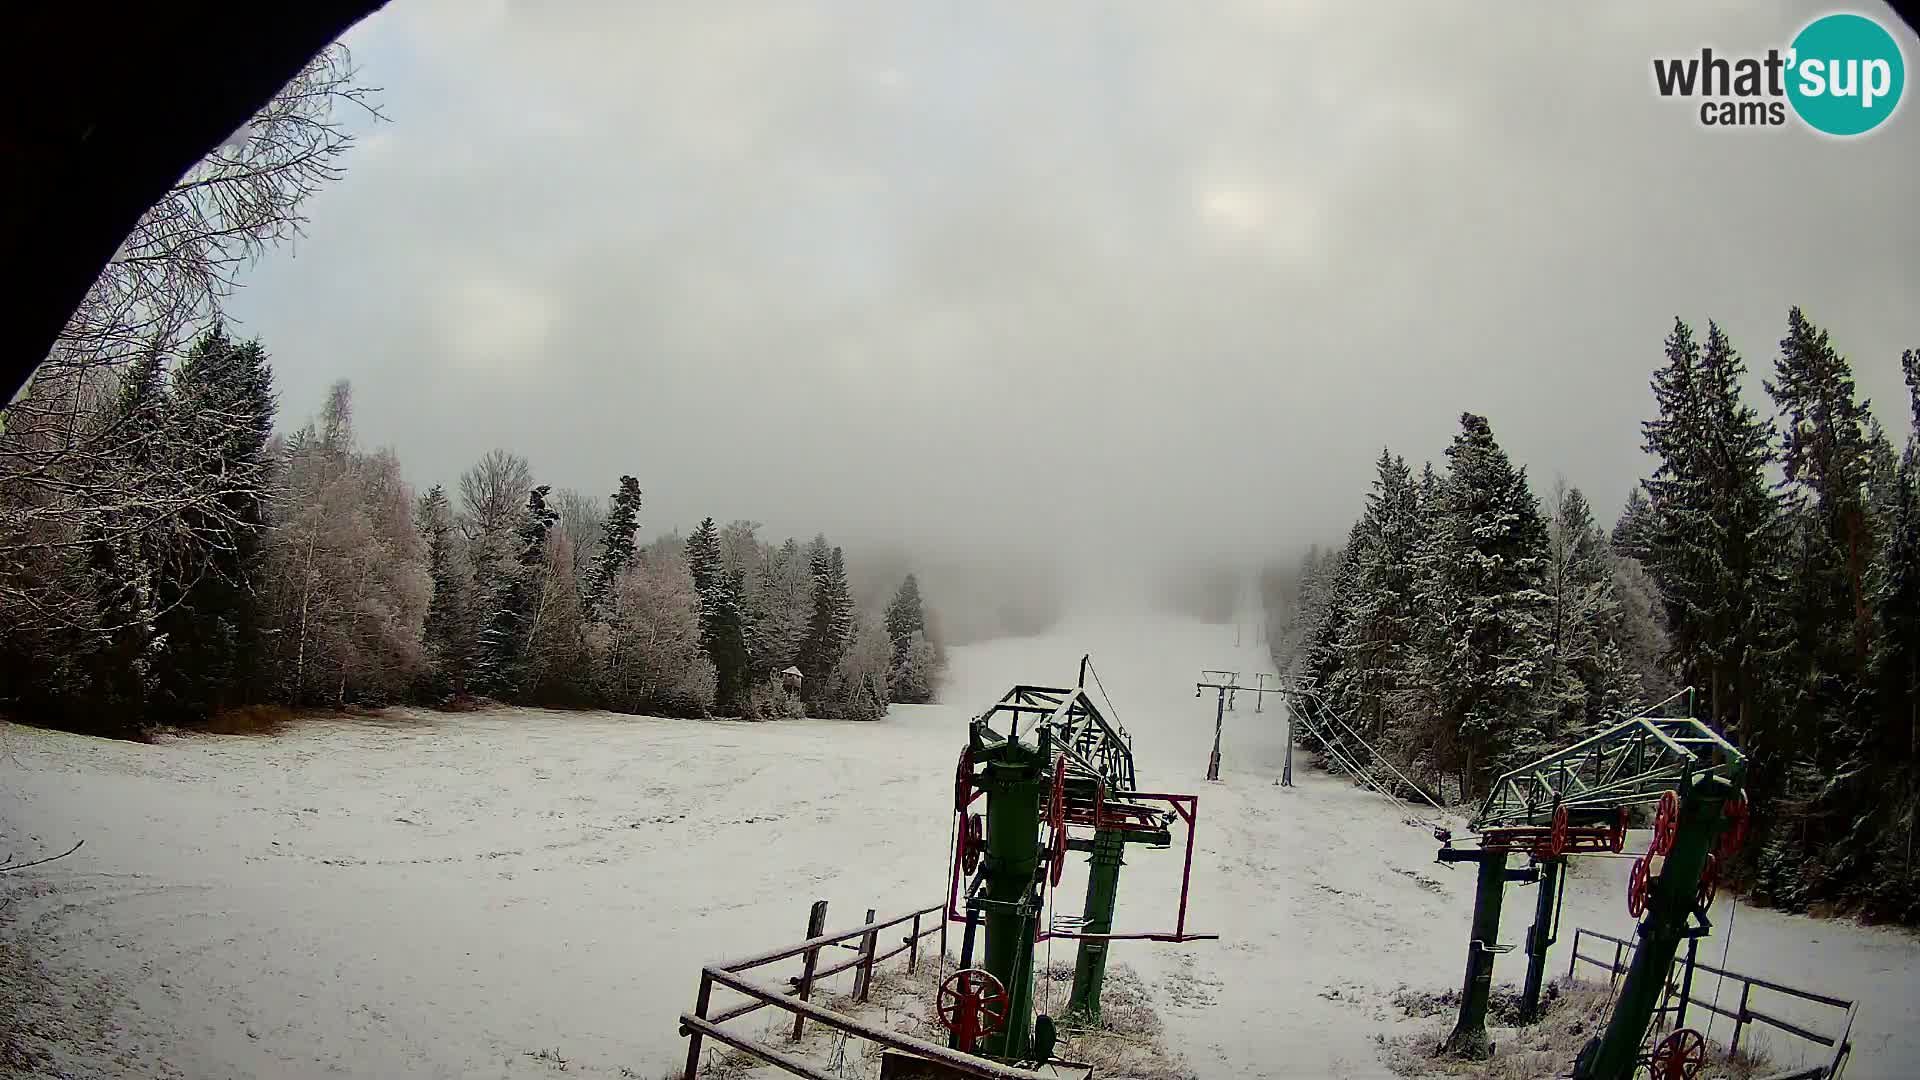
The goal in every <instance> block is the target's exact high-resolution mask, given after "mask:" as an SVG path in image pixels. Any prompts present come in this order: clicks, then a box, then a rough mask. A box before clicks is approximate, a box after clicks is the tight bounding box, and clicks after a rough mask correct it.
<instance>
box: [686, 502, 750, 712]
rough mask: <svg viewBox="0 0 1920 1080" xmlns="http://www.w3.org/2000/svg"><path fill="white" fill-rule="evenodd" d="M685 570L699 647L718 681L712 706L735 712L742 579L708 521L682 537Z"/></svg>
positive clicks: (743, 679)
mask: <svg viewBox="0 0 1920 1080" xmlns="http://www.w3.org/2000/svg"><path fill="white" fill-rule="evenodd" d="M687 570H688V572H689V573H690V574H692V575H693V589H694V592H695V593H697V594H698V595H699V597H700V644H701V646H702V647H703V648H705V649H706V651H707V658H708V659H709V660H711V661H713V667H714V671H715V672H716V673H717V677H718V679H719V682H718V686H717V690H716V707H717V708H719V709H720V710H721V711H723V712H725V711H727V710H736V709H739V708H740V707H741V706H742V705H743V704H744V703H745V701H746V693H747V687H748V681H747V674H748V673H747V667H748V657H747V646H746V637H745V633H744V623H743V618H742V611H741V595H740V591H741V581H740V576H739V575H738V574H737V573H734V572H730V571H728V569H727V568H726V566H725V564H724V563H723V561H722V559H721V554H720V533H719V529H718V528H717V527H716V526H715V525H714V522H713V519H712V518H707V519H705V520H704V521H702V522H701V523H700V527H699V528H697V529H695V530H694V531H693V533H692V534H691V535H689V536H688V537H687Z"/></svg>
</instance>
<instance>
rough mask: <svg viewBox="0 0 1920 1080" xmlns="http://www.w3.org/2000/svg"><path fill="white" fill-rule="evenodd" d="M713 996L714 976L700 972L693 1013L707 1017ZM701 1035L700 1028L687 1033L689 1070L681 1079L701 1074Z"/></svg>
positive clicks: (690, 1079)
mask: <svg viewBox="0 0 1920 1080" xmlns="http://www.w3.org/2000/svg"><path fill="white" fill-rule="evenodd" d="M712 998H713V976H711V975H709V974H707V973H706V971H705V970H702V971H701V972H700V993H699V996H698V997H696V998H695V999H694V1002H693V1015H695V1016H697V1017H699V1018H700V1019H702V1020H705V1019H706V1018H707V1002H709V1001H710V1000H712ZM700 1036H701V1032H700V1029H699V1028H694V1029H693V1030H692V1031H690V1032H688V1033H687V1072H686V1075H685V1076H683V1077H682V1078H681V1080H694V1077H696V1076H698V1075H699V1074H700Z"/></svg>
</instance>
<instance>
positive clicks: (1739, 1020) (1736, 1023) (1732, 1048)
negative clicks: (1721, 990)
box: [1727, 983, 1753, 1054]
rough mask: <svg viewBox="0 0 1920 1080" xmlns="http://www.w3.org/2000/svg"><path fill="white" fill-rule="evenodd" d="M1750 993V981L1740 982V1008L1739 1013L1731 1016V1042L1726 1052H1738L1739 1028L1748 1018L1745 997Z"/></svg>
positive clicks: (1751, 989)
mask: <svg viewBox="0 0 1920 1080" xmlns="http://www.w3.org/2000/svg"><path fill="white" fill-rule="evenodd" d="M1752 993H1753V984H1752V983H1741V984H1740V1010H1739V1015H1737V1016H1735V1017H1734V1018H1733V1042H1732V1043H1730V1044H1729V1045H1728V1046H1727V1053H1728V1054H1737V1053H1739V1052H1740V1029H1741V1028H1743V1027H1745V1026H1746V1023H1747V1019H1748V1018H1747V998H1748V997H1749V996H1751V995H1752Z"/></svg>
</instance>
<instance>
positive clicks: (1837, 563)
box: [1766, 307, 1873, 672]
mask: <svg viewBox="0 0 1920 1080" xmlns="http://www.w3.org/2000/svg"><path fill="white" fill-rule="evenodd" d="M1766 388H1767V393H1768V394H1770V395H1772V397H1773V400H1774V403H1775V405H1776V406H1777V407H1778V408H1779V410H1780V419H1781V452H1780V464H1781V468H1782V470H1783V471H1784V472H1785V474H1786V480H1785V483H1784V485H1783V486H1784V488H1785V490H1786V492H1787V493H1788V501H1789V504H1790V506H1791V508H1792V511H1793V513H1794V514H1795V516H1796V517H1798V518H1799V519H1800V520H1801V522H1802V523H1803V527H1804V528H1807V529H1808V530H1809V535H1810V536H1811V537H1813V538H1814V540H1815V542H1816V543H1818V544H1819V545H1820V546H1822V547H1823V548H1825V549H1827V552H1828V555H1829V557H1827V558H1823V559H1822V560H1820V562H1821V574H1822V576H1823V577H1825V578H1826V579H1827V581H1828V582H1829V583H1830V584H1831V585H1832V586H1833V587H1834V594H1833V596H1832V599H1831V603H1832V604H1833V605H1834V607H1835V608H1836V609H1844V613H1843V615H1842V616H1841V617H1842V618H1843V619H1844V624H1845V630H1846V634H1845V639H1844V640H1845V644H1846V645H1847V646H1850V647H1851V649H1852V651H1853V654H1854V655H1853V659H1852V661H1851V663H1849V662H1848V661H1846V660H1844V659H1842V658H1840V657H1839V656H1837V655H1836V656H1832V657H1831V659H1832V660H1833V661H1834V664H1835V667H1836V669H1840V670H1845V669H1848V668H1851V669H1853V671H1856V672H1857V670H1858V665H1859V663H1860V662H1861V661H1862V660H1864V658H1865V653H1866V646H1867V642H1868V639H1869V638H1870V637H1871V634H1872V623H1871V616H1870V613H1869V610H1868V607H1867V603H1866V568H1867V564H1868V563H1869V562H1870V561H1871V560H1872V557H1873V537H1872V531H1871V529H1870V527H1869V524H1868V520H1867V505H1866V496H1867V477H1868V472H1869V469H1870V461H1871V454H1870V444H1869V442H1868V439H1867V419H1868V412H1867V403H1866V402H1865V401H1861V400H1859V399H1858V398H1856V396H1855V393H1854V384H1853V369H1852V367H1851V366H1850V365H1849V364H1848V363H1847V360H1846V358H1845V357H1843V356H1841V355H1840V353H1839V352H1838V351H1837V350H1836V349H1834V347H1833V345H1832V344H1831V343H1830V342H1829V341H1828V340H1827V332H1826V331H1825V330H1822V329H1820V328H1818V327H1816V326H1814V325H1813V323H1811V322H1809V321H1808V320H1807V318H1806V316H1805V315H1804V314H1802V313H1801V311H1800V309H1799V308H1797V307H1796V308H1794V309H1792V310H1791V311H1790V312H1789V313H1788V315H1787V336H1786V337H1785V338H1783V339H1781V341H1780V355H1779V357H1778V358H1777V359H1776V360H1775V362H1774V377H1773V378H1772V379H1770V380H1768V381H1767V382H1766Z"/></svg>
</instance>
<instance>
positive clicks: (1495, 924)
mask: <svg viewBox="0 0 1920 1080" xmlns="http://www.w3.org/2000/svg"><path fill="white" fill-rule="evenodd" d="M1506 892H1507V853H1506V852H1505V851H1504V850H1499V851H1484V850H1483V851H1482V852H1481V853H1480V883H1479V887H1478V888H1477V889H1475V890H1474V894H1473V940H1472V941H1469V942H1468V943H1467V981H1466V985H1465V986H1463V987H1462V988H1461V990H1460V1020H1459V1022H1458V1023H1457V1024H1455V1025H1454V1027H1453V1034H1451V1035H1449V1036H1447V1043H1446V1048H1447V1051H1448V1052H1449V1053H1452V1054H1457V1055H1459V1056H1460V1057H1469V1058H1484V1057H1487V1056H1488V1055H1489V1054H1491V1053H1492V1052H1493V1046H1492V1043H1490V1042H1489V1041H1488V1039H1487V999H1488V998H1489V997H1490V996H1491V995H1492V993H1493V957H1494V952H1493V949H1492V948H1491V946H1493V945H1494V943H1495V942H1497V941H1498V940H1499V938H1500V902H1501V900H1502V899H1504V898H1505V896H1506Z"/></svg>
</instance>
